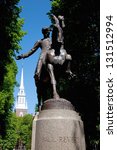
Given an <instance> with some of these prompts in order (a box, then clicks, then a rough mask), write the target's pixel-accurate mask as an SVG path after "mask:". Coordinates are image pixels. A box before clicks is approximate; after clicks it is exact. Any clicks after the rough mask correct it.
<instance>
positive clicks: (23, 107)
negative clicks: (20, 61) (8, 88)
mask: <svg viewBox="0 0 117 150" xmlns="http://www.w3.org/2000/svg"><path fill="white" fill-rule="evenodd" d="M27 110H28V108H27V101H26V94H25V91H24V73H23V67H22V72H21V81H20V87H19V92H18V95H17V101H16V115H17V116H24V115H25V114H27Z"/></svg>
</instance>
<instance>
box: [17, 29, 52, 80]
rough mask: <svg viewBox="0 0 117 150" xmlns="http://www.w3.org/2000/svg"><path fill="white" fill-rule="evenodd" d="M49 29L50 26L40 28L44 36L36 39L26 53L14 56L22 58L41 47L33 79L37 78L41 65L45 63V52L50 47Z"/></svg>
mask: <svg viewBox="0 0 117 150" xmlns="http://www.w3.org/2000/svg"><path fill="white" fill-rule="evenodd" d="M50 31H51V30H50V28H42V33H43V36H44V37H43V39H41V40H38V41H37V42H36V43H35V44H34V46H33V48H32V49H31V50H30V51H29V52H28V53H26V54H22V55H20V56H17V58H16V59H18V60H19V59H22V58H27V57H29V56H30V55H32V54H33V53H34V52H36V51H37V49H38V48H41V54H40V57H39V60H38V63H37V67H36V70H35V75H34V78H35V81H37V80H39V78H40V74H41V69H42V65H43V64H45V63H46V57H47V52H48V50H49V49H50V48H51V44H52V43H51V39H50V37H49V35H50Z"/></svg>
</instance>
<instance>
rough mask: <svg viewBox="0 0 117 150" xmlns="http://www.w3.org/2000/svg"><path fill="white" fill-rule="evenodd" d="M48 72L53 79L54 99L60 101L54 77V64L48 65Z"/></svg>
mask: <svg viewBox="0 0 117 150" xmlns="http://www.w3.org/2000/svg"><path fill="white" fill-rule="evenodd" d="M48 72H49V75H50V78H51V84H52V86H53V98H55V99H58V98H59V95H58V93H57V90H56V80H55V76H54V68H53V65H52V64H48Z"/></svg>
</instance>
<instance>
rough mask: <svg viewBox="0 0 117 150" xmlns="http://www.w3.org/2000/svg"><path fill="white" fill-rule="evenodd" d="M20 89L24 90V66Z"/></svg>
mask: <svg viewBox="0 0 117 150" xmlns="http://www.w3.org/2000/svg"><path fill="white" fill-rule="evenodd" d="M20 89H22V90H24V71H23V66H22V73H21V81H20Z"/></svg>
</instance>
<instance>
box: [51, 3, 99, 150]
mask: <svg viewBox="0 0 117 150" xmlns="http://www.w3.org/2000/svg"><path fill="white" fill-rule="evenodd" d="M51 1H52V8H51V10H50V12H49V13H48V14H51V13H53V14H55V15H56V16H57V15H64V18H65V24H66V28H65V29H64V40H65V49H66V50H67V52H68V53H70V54H71V55H72V58H73V61H72V71H73V72H74V73H75V74H76V75H77V78H76V79H73V80H71V81H68V80H64V79H63V80H62V82H60V85H59V87H60V89H61V93H60V95H61V96H63V97H64V98H66V99H68V100H70V101H71V102H72V103H73V105H74V106H75V107H76V109H77V110H78V111H79V112H80V113H81V115H82V119H83V121H84V127H85V135H86V143H87V150H92V149H96V148H95V147H98V146H99V71H100V68H99V66H100V64H99V62H100V61H99V60H100V55H99V49H100V41H99V40H100V34H99V33H100V31H99V30H100V28H99V27H100V18H99V17H100V4H99V1H98V0H96V1H95V2H94V1H92V0H89V1H86V0H72V1H70V0H51ZM62 87H63V88H62ZM71 91H72V92H71ZM97 149H98V148H97Z"/></svg>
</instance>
